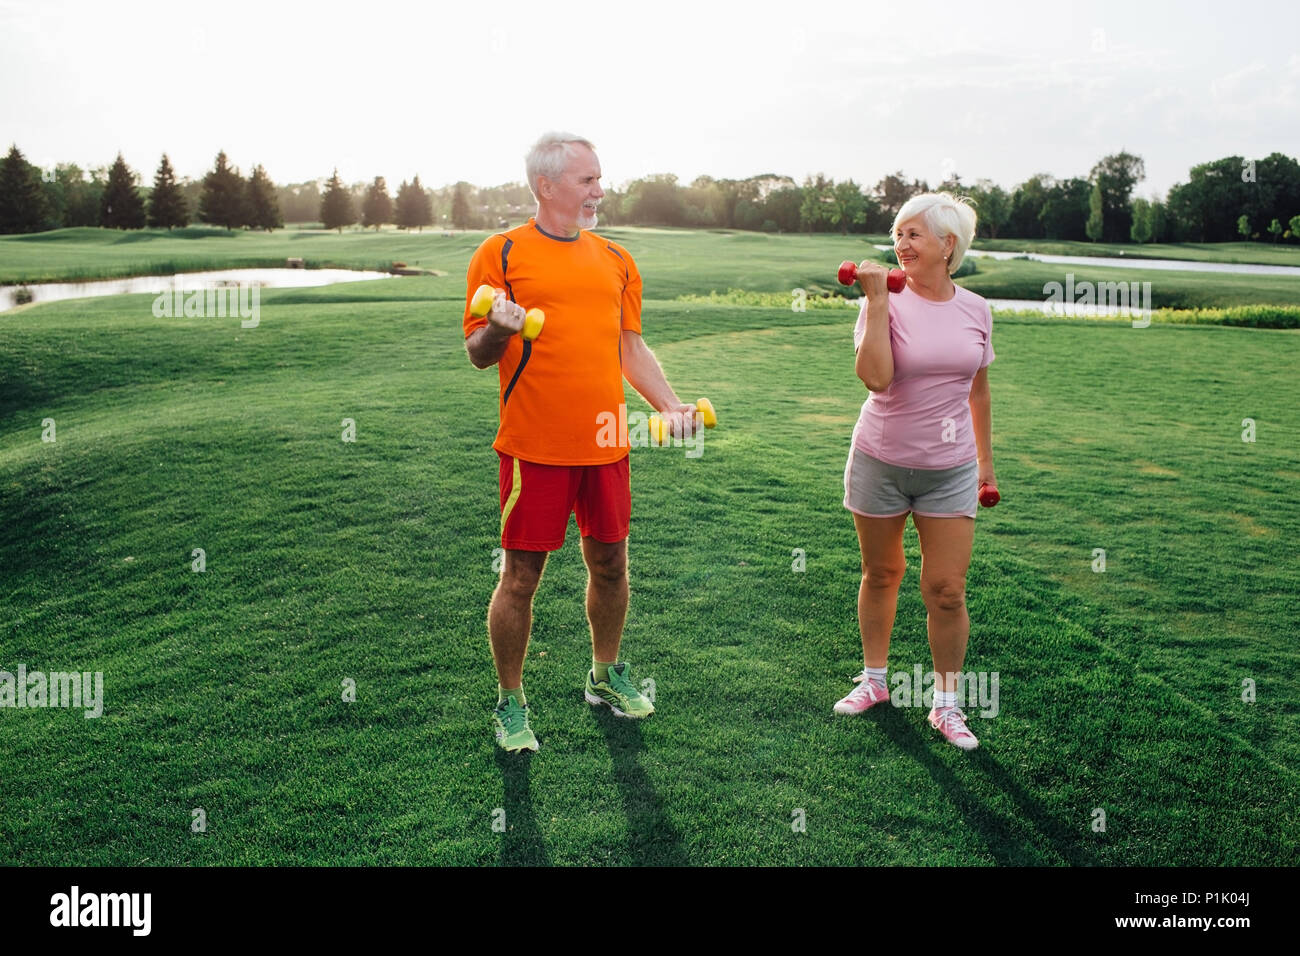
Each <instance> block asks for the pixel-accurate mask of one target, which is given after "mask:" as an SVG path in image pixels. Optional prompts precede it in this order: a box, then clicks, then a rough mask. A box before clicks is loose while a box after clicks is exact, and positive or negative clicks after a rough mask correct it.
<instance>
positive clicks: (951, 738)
mask: <svg viewBox="0 0 1300 956" xmlns="http://www.w3.org/2000/svg"><path fill="white" fill-rule="evenodd" d="M930 726H931V727H933V728H934V729H935V730H937V731H939V733H941V734H943V736H944V739H945V740H947V741H948V743H950V744H952V745H953V746H954V747H960V748H961V749H962V750H974V749H975V748H976V747H978V746H979V745H980V742H979V740H978V739H977V738H976V737H975V735H974V734H972V733H971V732H970V729H969V728H968V727H967V726H966V715H965V714H963V713H962V712H961V709H960V708H958V707H936V708H934V710H932V711H930Z"/></svg>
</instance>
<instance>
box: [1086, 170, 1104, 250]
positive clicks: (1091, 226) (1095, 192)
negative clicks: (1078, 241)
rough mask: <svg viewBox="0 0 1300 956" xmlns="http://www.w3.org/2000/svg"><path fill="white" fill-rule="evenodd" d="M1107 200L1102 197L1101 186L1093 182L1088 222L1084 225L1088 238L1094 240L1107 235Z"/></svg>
mask: <svg viewBox="0 0 1300 956" xmlns="http://www.w3.org/2000/svg"><path fill="white" fill-rule="evenodd" d="M1104 205H1105V200H1104V199H1103V198H1102V193H1101V186H1099V185H1097V184H1096V183H1093V184H1092V193H1091V195H1089V196H1088V224H1087V225H1086V226H1085V227H1084V231H1085V232H1087V234H1088V238H1089V239H1091V240H1092V241H1093V242H1096V241H1097V240H1098V239H1100V238H1102V236H1104V235H1105V213H1104V212H1103V208H1104Z"/></svg>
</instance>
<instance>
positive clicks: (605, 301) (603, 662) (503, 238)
mask: <svg viewBox="0 0 1300 956" xmlns="http://www.w3.org/2000/svg"><path fill="white" fill-rule="evenodd" d="M525 165H526V169H527V174H528V185H529V188H530V189H531V190H532V192H533V196H534V198H535V199H536V200H537V214H536V216H534V217H533V218H531V219H529V220H528V222H527V223H526V224H524V225H522V226H519V227H518V228H516V229H511V230H509V231H507V232H504V233H500V234H498V235H494V236H491V237H490V238H488V239H487V240H485V241H484V242H483V244H482V245H480V246H479V248H478V250H477V251H476V252H475V253H474V257H473V259H472V260H471V261H470V265H469V273H468V280H469V281H468V293H469V295H468V296H467V299H466V307H465V317H464V327H465V336H466V338H465V348H466V350H467V351H468V353H469V359H470V362H472V363H473V364H474V366H475V367H476V368H488V367H489V366H491V365H494V364H495V365H496V366H497V372H498V376H499V378H500V395H499V399H498V403H497V409H498V413H499V416H500V426H499V428H498V430H497V435H496V440H495V441H494V442H493V446H492V447H493V448H495V449H496V452H497V455H498V456H499V458H500V470H499V485H500V496H501V546H502V548H503V549H504V550H505V565H504V570H503V571H502V574H501V579H500V581H499V582H498V584H497V587H496V590H495V591H494V592H493V594H492V601H491V604H490V606H489V608H488V636H489V639H490V641H491V645H492V657H493V660H494V662H495V664H496V671H497V681H498V685H497V706H496V708H495V709H494V710H493V712H492V716H493V724H494V729H495V732H496V739H497V744H498V745H499V746H500V747H502V748H503V749H505V750H507V751H522V750H532V751H535V750H537V749H538V747H539V745H538V742H537V737H536V735H535V734H534V733H533V730H532V728H531V726H530V724H529V710H528V701H527V699H526V697H525V696H524V690H523V664H524V656H525V654H526V652H527V649H528V638H529V632H530V630H531V626H532V602H533V595H534V594H535V593H536V591H537V586H538V583H539V582H540V581H541V577H542V569H543V568H544V567H545V565H546V557H547V555H548V554H549V553H550V552H551V551H555V550H557V549H558V548H560V547H561V546H562V545H563V544H564V536H565V531H566V529H567V527H568V523H569V515H570V514H576V517H577V521H578V530H579V532H580V533H581V535H582V557H583V560H584V562H585V563H586V566H587V620H588V622H589V624H590V626H591V651H592V653H591V658H592V665H591V670H590V671H588V672H587V679H586V689H585V692H584V696H585V698H586V700H587V702H588V703H590V704H593V705H604V706H608V707H610V708H611V709H612V710H613V712H614V713H615V714H617V715H618V716H620V717H631V718H638V719H639V718H644V717H648V716H649V715H650V714H652V713H653V712H654V706H653V705H652V704H651V702H650V701H649V700H648V699H647V698H646V697H645V695H643V694H642V693H641V692H640V691H639V690H638V689H637V687H636V685H635V684H634V683H633V682H632V679H631V672H630V667H629V665H628V664H627V663H626V662H619V659H618V653H619V644H620V642H621V640H622V636H623V622H624V619H625V618H626V615H627V603H628V577H627V536H628V528H629V520H630V517H631V513H632V494H631V484H630V472H629V460H628V442H627V439H626V434H621V435H619V439H618V441H616V442H610V441H608V430H607V429H601V428H599V423H600V422H601V421H608V420H609V416H610V415H613V416H615V420H617V421H620V422H624V421H626V416H625V415H619V408H620V406H621V405H622V404H623V401H624V399H623V379H624V378H626V379H627V380H628V382H630V383H631V385H632V387H633V388H635V389H636V390H637V391H638V392H639V393H640V394H641V395H642V396H643V397H644V398H645V400H646V401H647V402H649V403H650V405H652V406H653V407H654V408H655V409H657V410H658V411H659V413H660V414H661V415H662V416H663V418H664V420H665V422H666V423H667V424H668V426H669V428H670V429H671V431H672V434H673V435H676V436H689V435H691V434H693V432H694V429H695V427H696V421H695V407H694V406H693V405H686V404H683V403H682V402H681V401H680V400H679V399H678V397H677V395H676V393H674V392H673V390H672V388H671V386H669V384H668V381H667V380H666V379H665V378H664V373H663V370H662V369H661V368H660V366H659V362H658V360H656V359H655V357H654V354H653V353H652V352H651V351H650V349H649V347H647V346H646V344H645V342H644V341H642V339H641V275H640V273H639V272H638V271H637V267H636V263H635V262H633V260H632V256H631V255H630V254H629V253H628V251H627V250H626V249H624V248H623V247H622V246H620V245H619V244H618V243H615V242H610V241H609V240H607V239H603V238H601V237H600V236H598V235H596V234H595V233H592V232H589V231H587V230H590V229H592V228H594V227H595V225H596V210H597V207H598V206H599V204H600V200H601V197H602V196H604V195H605V192H604V190H603V189H601V187H600V178H601V171H600V161H599V160H598V159H597V158H596V152H595V147H594V146H593V145H592V144H591V143H590V142H589V141H587V140H585V139H583V138H581V137H579V136H574V135H571V134H568V133H548V134H546V135H544V136H542V138H541V139H539V140H538V141H537V142H536V143H535V144H534V145H533V147H532V149H531V150H530V151H529V153H528V156H527V158H526V161H525ZM481 284H487V285H490V286H491V287H493V288H494V289H495V290H496V295H495V298H494V300H493V304H492V308H491V310H490V311H489V312H488V314H487V315H486V316H485V317H483V318H475V317H473V316H471V315H470V308H469V297H470V296H472V294H473V292H474V290H476V289H477V288H478V286H479V285H481ZM531 308H540V309H542V310H543V311H544V312H545V314H546V324H545V327H544V329H543V332H542V334H541V335H540V336H539V337H538V338H536V339H534V340H532V341H527V340H525V339H524V338H523V337H522V336H521V335H520V334H518V333H519V332H521V331H522V329H523V324H524V314H525V311H526V310H527V309H531Z"/></svg>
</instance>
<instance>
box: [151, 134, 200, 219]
mask: <svg viewBox="0 0 1300 956" xmlns="http://www.w3.org/2000/svg"><path fill="white" fill-rule="evenodd" d="M189 221H190V211H189V208H188V207H187V206H186V205H185V197H184V196H182V195H181V191H180V187H179V186H177V185H176V172H175V170H173V169H172V163H171V160H170V159H168V158H167V154H166V153H163V158H162V162H161V163H159V164H158V172H156V173H154V177H153V193H152V194H150V196H149V225H150V226H153V227H154V228H155V229H171V228H172V227H173V226H184V225H188V223H189Z"/></svg>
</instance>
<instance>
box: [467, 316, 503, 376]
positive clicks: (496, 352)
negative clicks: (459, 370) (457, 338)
mask: <svg viewBox="0 0 1300 956" xmlns="http://www.w3.org/2000/svg"><path fill="white" fill-rule="evenodd" d="M513 334H514V333H512V332H505V331H502V330H501V329H498V328H497V327H496V326H494V325H492V324H491V323H489V324H487V325H485V326H483V327H482V328H481V329H475V330H474V331H473V332H471V333H470V334H469V337H468V338H466V339H465V351H466V352H468V353H469V360H470V364H472V365H473V366H474V367H475V368H487V367H488V366H489V365H495V364H496V363H497V362H499V361H500V360H501V356H503V355H505V354H506V345H507V344H508V343H509V342H510V336H511V335H513Z"/></svg>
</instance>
